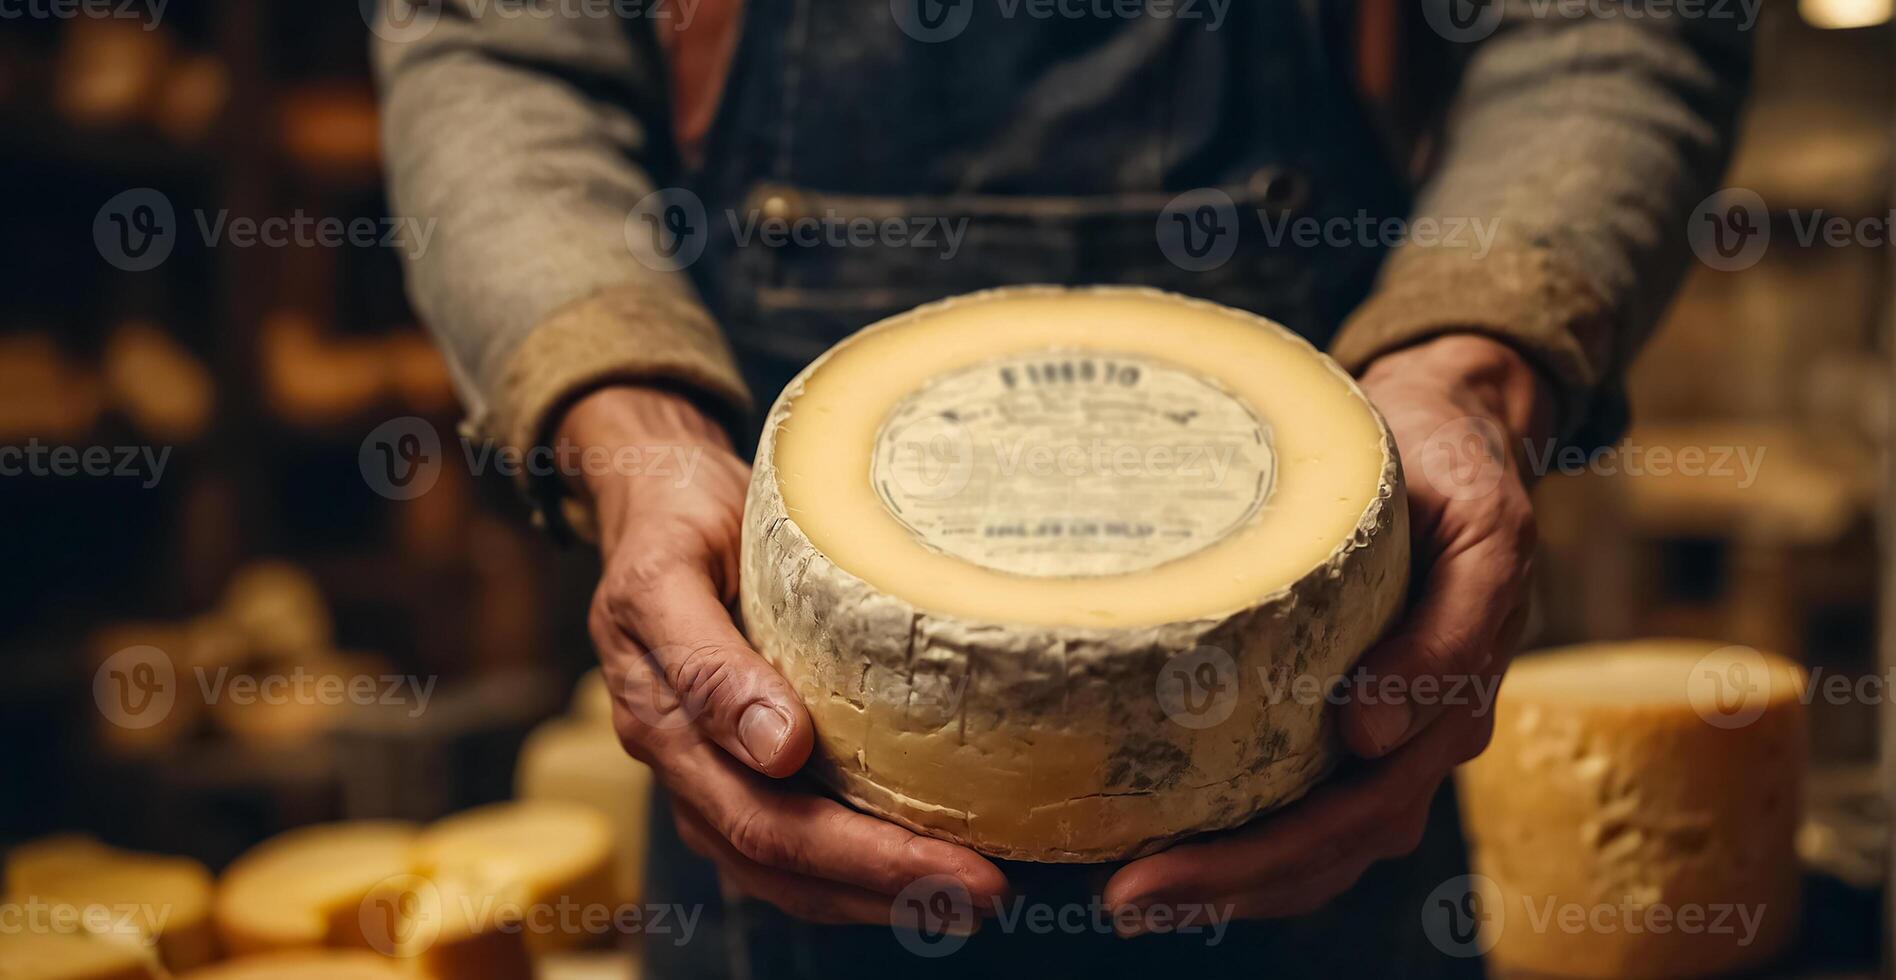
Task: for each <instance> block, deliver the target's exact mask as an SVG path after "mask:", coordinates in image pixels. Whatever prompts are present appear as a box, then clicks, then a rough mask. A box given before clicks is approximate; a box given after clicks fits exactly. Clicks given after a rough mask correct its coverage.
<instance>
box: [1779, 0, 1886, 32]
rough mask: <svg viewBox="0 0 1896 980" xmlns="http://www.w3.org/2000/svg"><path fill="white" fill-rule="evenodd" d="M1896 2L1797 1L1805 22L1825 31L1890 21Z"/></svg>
mask: <svg viewBox="0 0 1896 980" xmlns="http://www.w3.org/2000/svg"><path fill="white" fill-rule="evenodd" d="M1892 6H1896V0H1797V12H1798V14H1799V15H1800V16H1802V17H1803V18H1804V22H1805V23H1807V24H1809V25H1810V26H1812V27H1818V28H1823V29H1825V30H1842V29H1844V28H1850V27H1875V26H1876V25H1878V24H1881V23H1884V22H1886V21H1888V20H1889V17H1890V8H1891V7H1892Z"/></svg>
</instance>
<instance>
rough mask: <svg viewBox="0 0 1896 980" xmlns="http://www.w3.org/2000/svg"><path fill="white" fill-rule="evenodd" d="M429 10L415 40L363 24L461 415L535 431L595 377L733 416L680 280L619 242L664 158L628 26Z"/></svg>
mask: <svg viewBox="0 0 1896 980" xmlns="http://www.w3.org/2000/svg"><path fill="white" fill-rule="evenodd" d="M389 2H391V3H394V4H397V5H402V4H407V3H410V2H411V0H389ZM440 8H441V12H440V19H439V21H438V22H437V23H435V24H434V26H433V28H432V29H431V30H429V31H427V32H425V34H424V35H423V36H421V37H419V38H416V39H414V40H406V41H402V40H387V39H383V40H379V41H378V42H377V44H376V48H375V54H376V66H377V73H378V76H379V78H380V81H381V88H382V94H383V103H384V123H383V127H384V137H385V146H386V155H387V168H388V172H389V186H390V195H391V202H392V205H393V207H394V209H395V210H396V212H397V213H400V214H403V215H406V216H412V217H415V218H417V219H419V220H423V221H430V222H433V223H434V229H435V230H434V236H433V239H432V243H431V247H430V248H428V249H426V250H425V251H424V252H423V253H422V254H420V255H418V256H416V257H415V258H414V259H413V260H412V261H411V262H410V264H409V267H408V281H409V289H410V293H411V295H412V297H413V299H414V303H415V306H416V308H417V310H418V311H419V312H420V314H421V316H422V318H423V320H424V321H425V322H426V323H427V324H428V326H429V328H430V329H431V330H432V331H433V332H434V333H435V334H436V336H437V337H438V338H439V340H440V343H441V346H442V347H443V349H444V350H445V351H446V352H447V354H448V357H449V359H450V362H451V363H452V365H453V367H454V372H455V376H456V380H457V384H458V386H459V388H460V391H461V393H462V396H463V398H464V400H465V401H466V403H467V405H468V408H469V411H470V415H471V416H472V418H473V420H474V422H475V423H476V425H477V427H478V428H480V429H481V430H482V432H483V433H484V434H485V435H487V436H489V437H491V438H495V439H498V440H501V441H503V442H504V443H506V444H509V445H513V446H517V447H526V446H532V445H538V444H541V443H543V442H545V441H546V440H548V439H549V438H551V435H552V428H553V426H554V424H555V422H556V420H557V419H558V418H559V416H560V415H561V413H562V412H563V411H564V410H565V408H566V407H567V406H569V405H570V404H571V403H572V402H573V401H574V400H575V399H577V398H578V397H580V396H581V395H583V394H584V393H585V392H587V391H589V390H591V389H593V388H597V387H599V386H601V385H605V384H610V383H614V382H646V383H652V384H658V385H672V386H676V387H679V388H685V389H690V390H692V391H693V392H695V393H696V394H697V396H698V397H700V398H701V399H702V400H703V401H704V402H705V403H706V404H707V406H708V407H714V413H715V412H716V411H718V410H722V411H723V412H725V413H726V414H729V415H736V414H739V413H741V412H742V411H743V410H744V408H745V407H746V404H747V398H748V396H747V394H746V392H745V391H744V388H743V385H742V383H741V381H739V379H738V375H737V372H736V369H735V367H734V366H733V364H732V362H731V358H730V355H729V352H728V350H727V348H726V347H725V345H724V342H723V340H722V338H721V336H720V335H719V333H718V330H717V328H716V326H715V324H714V323H713V322H712V320H711V318H710V316H709V315H708V313H706V311H705V309H704V307H703V304H702V303H701V302H699V300H698V298H697V297H696V295H695V294H694V292H693V289H692V286H691V284H690V282H689V280H688V279H687V278H686V277H685V276H684V275H682V274H681V273H678V272H671V271H664V270H663V269H662V267H655V266H659V264H658V263H649V264H648V263H641V262H640V261H638V260H637V257H636V255H635V252H634V248H636V247H638V246H639V245H640V244H641V243H640V242H639V241H638V240H634V241H631V242H628V238H627V232H626V228H627V217H628V215H629V214H630V213H631V211H632V210H633V209H634V208H635V207H636V206H637V204H638V202H639V201H640V200H641V199H642V198H643V197H645V196H646V195H647V194H649V193H651V192H652V191H653V190H654V188H655V185H656V183H657V181H656V180H655V178H654V176H653V175H654V173H655V172H662V168H663V167H665V166H667V165H668V162H669V160H670V159H671V151H670V147H669V141H668V139H667V137H666V136H665V130H666V128H667V125H668V124H667V122H666V120H667V115H666V112H665V109H664V106H663V99H662V93H663V91H664V85H663V83H662V80H661V78H660V77H659V75H658V72H659V70H660V69H659V65H660V64H661V63H662V62H661V60H660V59H659V58H658V57H657V54H656V52H655V51H654V50H653V45H652V42H651V40H650V38H649V37H648V36H647V35H646V34H645V32H644V29H643V28H642V27H638V26H635V25H630V24H627V23H624V22H623V21H622V20H621V19H619V18H617V17H604V18H594V17H580V16H565V17H551V18H541V17H522V16H501V15H500V14H499V13H498V12H497V10H496V8H495V7H494V6H493V5H491V4H489V5H472V4H468V3H465V2H448V3H444V4H441V5H440ZM470 8H472V9H479V10H481V11H482V12H483V14H482V15H481V16H475V15H474V14H473V13H471V12H470ZM378 33H389V34H392V33H393V32H378Z"/></svg>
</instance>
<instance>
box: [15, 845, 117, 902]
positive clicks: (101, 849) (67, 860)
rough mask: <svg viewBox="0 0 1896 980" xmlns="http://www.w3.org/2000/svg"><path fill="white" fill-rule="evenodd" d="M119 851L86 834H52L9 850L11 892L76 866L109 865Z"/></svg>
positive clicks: (30, 886)
mask: <svg viewBox="0 0 1896 980" xmlns="http://www.w3.org/2000/svg"><path fill="white" fill-rule="evenodd" d="M118 853H119V852H118V850H117V849H115V848H111V847H107V846H106V845H104V844H101V843H99V841H98V840H96V839H94V838H92V837H88V836H86V835H85V834H53V835H51V836H48V837H41V838H39V839H37V840H30V841H27V842H26V843H24V844H21V845H19V846H17V847H15V848H13V849H11V850H9V851H7V859H6V872H7V880H6V887H7V891H8V892H27V891H32V890H33V889H35V888H39V887H41V886H42V885H43V884H45V883H46V882H47V881H49V880H51V879H53V878H55V877H58V876H59V875H62V874H66V873H69V872H71V871H73V870H75V869H80V868H88V867H93V866H96V865H103V864H110V863H111V862H112V859H113V858H114V857H115V856H117V855H118Z"/></svg>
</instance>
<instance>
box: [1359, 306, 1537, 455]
mask: <svg viewBox="0 0 1896 980" xmlns="http://www.w3.org/2000/svg"><path fill="white" fill-rule="evenodd" d="M1363 383H1364V384H1365V385H1368V386H1371V387H1380V386H1383V385H1418V384H1419V385H1427V386H1429V387H1432V388H1436V389H1438V390H1445V391H1447V392H1448V393H1449V394H1450V396H1451V397H1453V398H1454V399H1455V400H1456V401H1458V402H1460V403H1461V404H1462V405H1463V406H1464V407H1465V408H1467V409H1468V410H1469V411H1470V412H1471V413H1478V414H1480V415H1482V416H1484V417H1486V418H1488V419H1491V420H1492V421H1494V422H1495V423H1496V424H1498V425H1500V426H1502V427H1503V428H1504V429H1506V430H1507V432H1508V433H1509V434H1510V435H1512V436H1514V437H1515V439H1517V440H1521V439H1537V440H1539V439H1547V438H1550V437H1551V436H1552V435H1553V434H1554V433H1555V432H1556V431H1558V421H1557V418H1556V408H1555V406H1556V404H1557V401H1556V399H1555V394H1554V387H1553V382H1552V381H1551V379H1549V378H1548V377H1547V375H1546V373H1545V372H1543V371H1541V370H1540V369H1539V368H1537V367H1535V366H1534V365H1533V363H1532V362H1530V361H1528V359H1527V358H1526V357H1524V356H1522V354H1521V352H1520V351H1518V350H1516V349H1515V348H1514V347H1512V346H1510V345H1509V344H1507V343H1504V342H1502V341H1500V340H1496V339H1494V338H1493V337H1490V336H1488V335H1486V334H1480V333H1449V334H1442V335H1440V336H1437V337H1433V338H1431V339H1428V340H1425V341H1422V342H1421V343H1418V344H1413V345H1411V346H1408V347H1403V348H1400V349H1398V350H1394V351H1390V352H1389V353H1387V354H1383V355H1382V356H1380V357H1378V358H1376V359H1375V360H1374V361H1371V362H1370V363H1369V366H1368V367H1366V368H1365V369H1364V370H1363Z"/></svg>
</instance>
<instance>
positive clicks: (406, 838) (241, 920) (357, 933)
mask: <svg viewBox="0 0 1896 980" xmlns="http://www.w3.org/2000/svg"><path fill="white" fill-rule="evenodd" d="M415 839H416V828H415V827H414V825H412V824H407V823H401V822H395V821H362V822H358V823H341V824H320V825H317V826H313V827H303V828H300V829H297V830H292V831H290V832H288V833H285V834H280V835H278V836H276V837H273V838H271V839H270V840H267V841H265V842H263V843H262V844H259V845H257V846H256V847H254V848H251V849H250V850H249V851H248V852H246V853H245V854H244V855H243V856H242V857H239V858H238V859H237V860H236V862H235V863H233V864H232V865H231V866H230V868H229V869H227V870H226V871H225V872H224V876H223V878H222V879H221V880H220V881H219V882H218V890H217V898H216V902H215V904H214V906H213V908H214V912H213V918H214V920H215V922H216V923H217V932H218V935H219V937H220V938H221V939H222V940H223V943H224V948H225V950H226V952H228V953H230V954H232V955H237V956H241V955H245V954H248V953H257V952H266V951H270V950H282V949H299V948H309V947H315V946H356V947H367V946H368V941H367V940H366V939H365V938H364V937H363V933H362V929H363V926H362V918H363V915H364V910H363V899H365V898H366V897H367V896H368V895H369V894H370V892H371V891H372V890H374V889H375V888H376V887H377V886H378V885H380V884H381V883H382V882H384V881H386V880H388V879H389V878H392V877H395V876H398V875H403V874H407V873H409V871H410V870H411V857H412V849H413V846H414V843H415Z"/></svg>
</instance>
